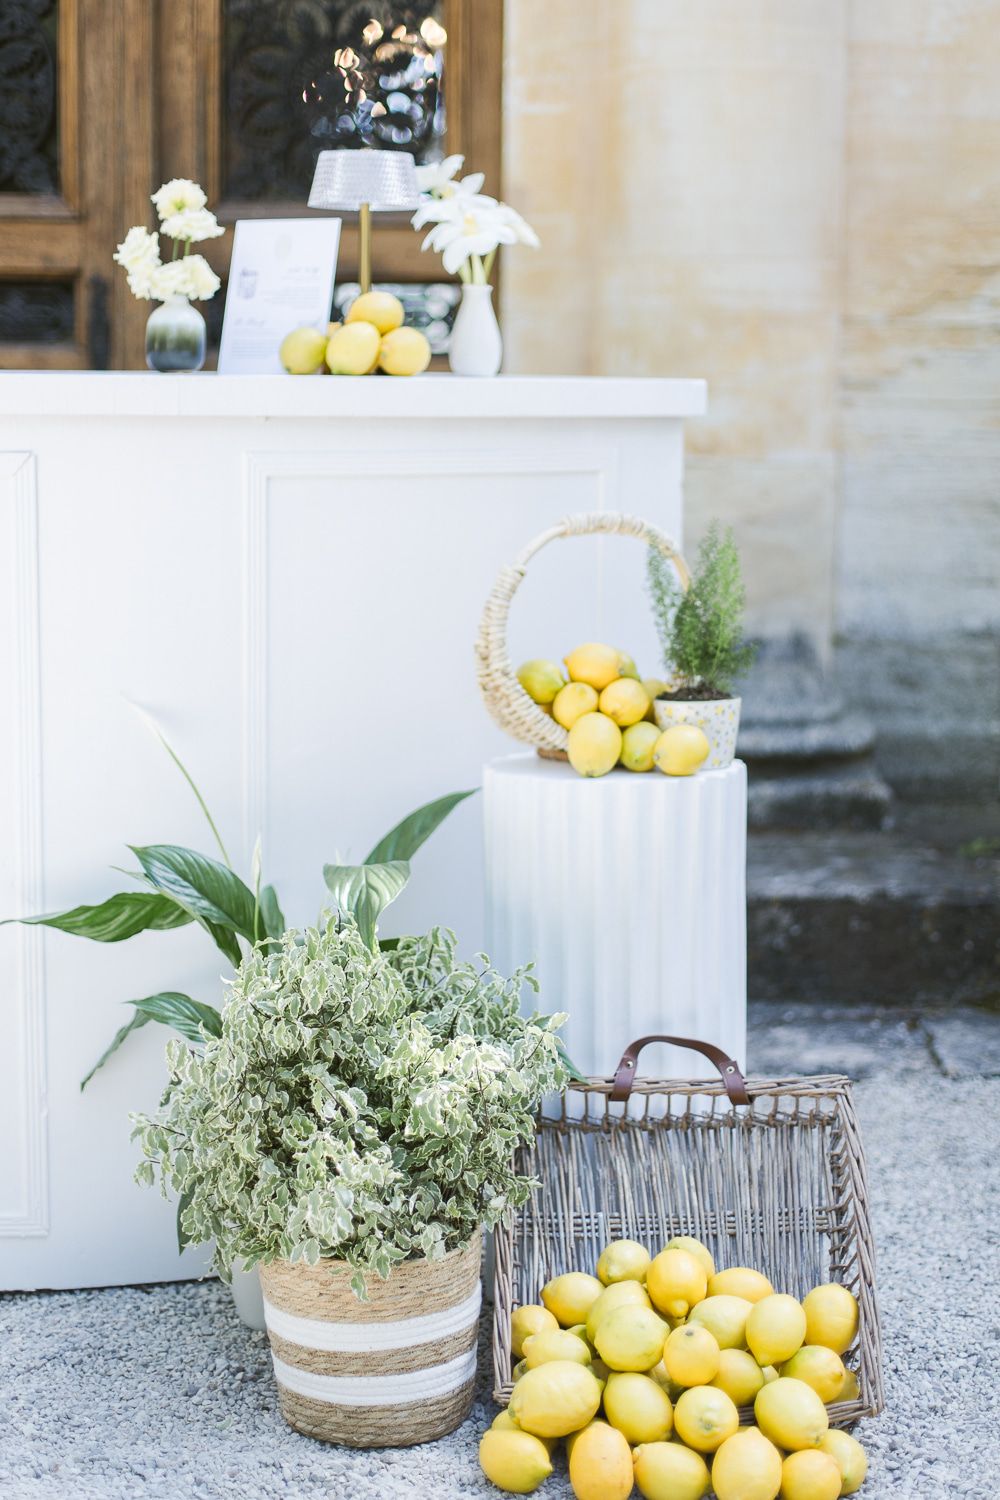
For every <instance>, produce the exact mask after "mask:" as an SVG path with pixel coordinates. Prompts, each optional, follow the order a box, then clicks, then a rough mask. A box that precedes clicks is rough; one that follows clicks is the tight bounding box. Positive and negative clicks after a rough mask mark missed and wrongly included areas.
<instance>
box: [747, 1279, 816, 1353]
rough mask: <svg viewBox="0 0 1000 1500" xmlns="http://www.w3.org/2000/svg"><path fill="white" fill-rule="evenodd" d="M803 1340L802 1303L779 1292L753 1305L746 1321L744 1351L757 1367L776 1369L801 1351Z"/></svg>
mask: <svg viewBox="0 0 1000 1500" xmlns="http://www.w3.org/2000/svg"><path fill="white" fill-rule="evenodd" d="M805 1336H806V1315H805V1313H804V1311H803V1309H802V1303H801V1302H797V1301H796V1299H795V1298H794V1297H788V1296H786V1295H785V1294H784V1293H783V1292H772V1293H771V1295H770V1296H769V1297H762V1298H761V1299H760V1301H759V1302H755V1303H754V1305H753V1307H752V1308H751V1309H750V1313H749V1315H748V1317H747V1326H746V1341H747V1348H748V1349H749V1350H750V1353H751V1354H752V1355H753V1357H754V1359H755V1360H756V1361H757V1363H758V1364H759V1365H780V1364H783V1363H784V1362H785V1360H786V1359H791V1357H792V1355H793V1354H794V1353H795V1351H796V1350H797V1349H801V1347H802V1345H803V1343H804V1341H805Z"/></svg>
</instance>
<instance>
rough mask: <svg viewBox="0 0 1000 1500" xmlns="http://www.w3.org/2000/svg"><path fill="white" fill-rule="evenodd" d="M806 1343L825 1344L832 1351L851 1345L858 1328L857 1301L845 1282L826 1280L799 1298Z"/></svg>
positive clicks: (835, 1351)
mask: <svg viewBox="0 0 1000 1500" xmlns="http://www.w3.org/2000/svg"><path fill="white" fill-rule="evenodd" d="M802 1307H803V1309H804V1311H805V1315H806V1336H805V1342H806V1343H807V1344H825V1346H826V1347H827V1349H832V1350H833V1352H834V1354H843V1353H844V1351H845V1350H846V1349H849V1348H850V1347H851V1344H852V1343H853V1341H854V1335H855V1334H856V1333H857V1331H858V1304H857V1301H856V1299H855V1297H854V1296H853V1294H852V1293H851V1292H849V1291H848V1290H847V1288H846V1286H838V1284H837V1283H836V1282H835V1281H828V1282H826V1283H825V1285H823V1286H816V1287H813V1289H812V1291H811V1292H810V1293H809V1294H808V1295H807V1296H806V1297H803V1299H802Z"/></svg>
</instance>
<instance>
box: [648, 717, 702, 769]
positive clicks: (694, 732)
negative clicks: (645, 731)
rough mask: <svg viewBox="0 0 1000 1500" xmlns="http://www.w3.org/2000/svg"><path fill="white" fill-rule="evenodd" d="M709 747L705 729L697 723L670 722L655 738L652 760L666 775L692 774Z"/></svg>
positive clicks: (700, 763)
mask: <svg viewBox="0 0 1000 1500" xmlns="http://www.w3.org/2000/svg"><path fill="white" fill-rule="evenodd" d="M710 749H711V746H710V745H709V743H708V738H707V736H706V735H705V731H704V730H703V729H699V728H698V726H697V724H671V726H670V728H669V729H665V730H664V731H663V733H662V734H661V735H660V737H659V739H658V740H657V742H656V748H655V750H654V751H653V760H654V762H655V764H656V766H657V768H658V769H659V770H661V771H663V772H665V774H666V775H667V776H693V775H694V773H695V771H697V769H698V767H699V766H701V765H703V764H704V762H705V761H706V760H707V759H708V752H709V750H710Z"/></svg>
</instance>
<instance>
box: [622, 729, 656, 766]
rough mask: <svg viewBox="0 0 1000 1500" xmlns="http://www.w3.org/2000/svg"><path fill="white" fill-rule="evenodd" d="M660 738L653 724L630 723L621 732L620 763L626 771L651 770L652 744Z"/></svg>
mask: <svg viewBox="0 0 1000 1500" xmlns="http://www.w3.org/2000/svg"><path fill="white" fill-rule="evenodd" d="M659 738H660V731H659V730H658V729H657V727H656V725H655V724H630V725H629V726H628V728H627V729H625V730H623V732H622V765H623V766H624V767H625V769H626V771H651V770H652V769H653V746H654V745H655V744H656V742H657V740H658V739H659Z"/></svg>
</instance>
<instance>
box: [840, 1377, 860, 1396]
mask: <svg viewBox="0 0 1000 1500" xmlns="http://www.w3.org/2000/svg"><path fill="white" fill-rule="evenodd" d="M860 1394H861V1387H860V1386H859V1385H858V1377H857V1375H856V1374H855V1373H854V1371H853V1370H845V1371H844V1383H843V1385H842V1386H841V1387H840V1390H839V1391H838V1393H837V1400H838V1401H856V1400H857V1399H858V1397H859V1396H860Z"/></svg>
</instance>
